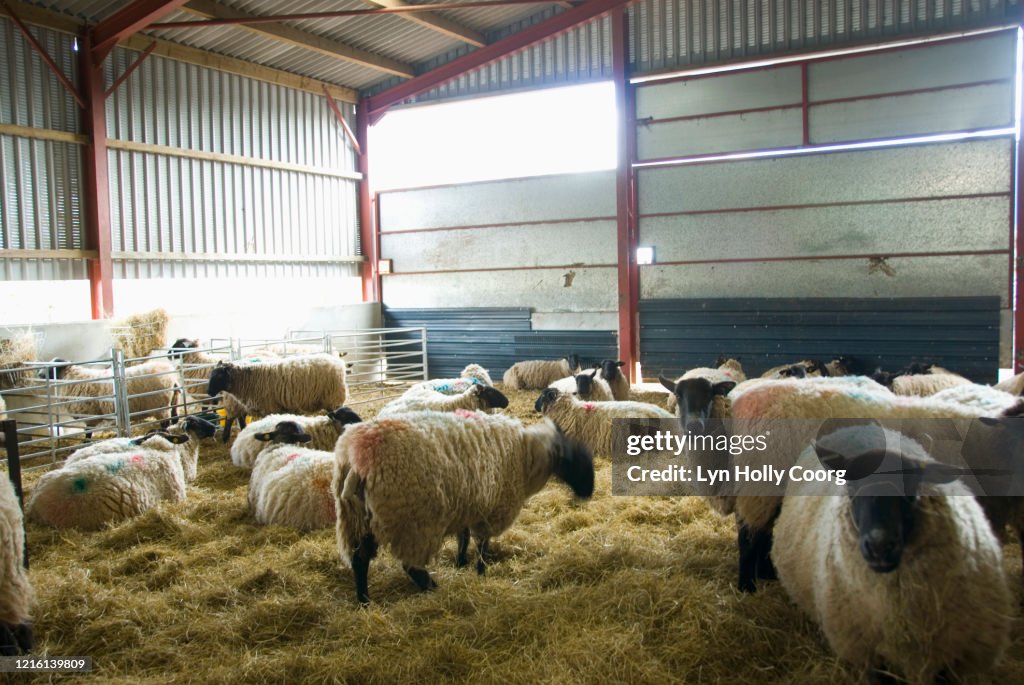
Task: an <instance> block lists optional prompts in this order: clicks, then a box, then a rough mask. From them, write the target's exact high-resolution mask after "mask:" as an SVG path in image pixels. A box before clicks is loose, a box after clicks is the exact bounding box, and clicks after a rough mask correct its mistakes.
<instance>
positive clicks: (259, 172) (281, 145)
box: [107, 49, 359, 278]
mask: <svg viewBox="0 0 1024 685" xmlns="http://www.w3.org/2000/svg"><path fill="white" fill-rule="evenodd" d="M136 56H137V54H136V53H133V52H131V51H128V50H123V49H116V50H115V51H114V53H113V57H112V59H111V60H110V61H108V63H107V79H108V82H111V81H112V80H113V78H114V77H115V74H120V73H122V71H123V70H124V69H126V68H127V67H128V65H129V64H130V63H131V62H132V61H133V60H134V59H135V58H136ZM344 107H345V108H346V115H347V116H351V115H352V111H351V105H344ZM107 116H108V135H109V136H110V137H111V144H110V146H111V148H112V149H111V151H110V179H111V224H112V227H111V228H112V234H113V244H114V248H113V249H114V251H115V253H123V254H121V255H120V258H118V255H117V254H115V261H116V262H117V263H118V264H119V266H118V269H119V271H118V275H119V276H120V277H123V278H131V277H147V278H149V277H178V276H216V277H230V276H234V275H237V276H247V277H255V276H264V275H268V276H279V277H280V276H296V277H329V276H335V275H337V276H354V275H356V274H357V267H356V265H354V264H350V263H344V262H343V261H342V260H344V259H346V258H351V257H354V256H355V255H356V254H357V241H358V232H359V231H358V226H357V220H356V217H357V215H358V211H357V204H356V195H357V187H358V183H357V181H356V180H355V179H356V178H357V174H356V173H355V169H354V165H355V158H354V155H353V153H352V151H351V149H350V148H349V146H348V142H347V141H346V140H345V138H344V136H343V135H342V134H341V133H340V128H339V126H338V123H337V121H336V120H335V118H334V115H333V113H332V112H331V111H330V109H329V108H328V107H327V105H326V103H325V101H324V98H323V96H318V95H314V94H312V93H307V92H300V91H296V90H291V89H288V88H284V87H281V86H275V85H271V84H268V83H264V82H261V81H254V80H251V79H246V78H243V77H240V76H236V75H233V74H226V73H223V72H218V71H214V70H210V69H204V68H200V67H197V66H194V65H189V64H184V63H181V62H176V61H173V60H169V59H163V58H160V57H150V58H149V59H147V60H146V61H145V62H144V63H143V64H142V66H141V67H140V68H139V69H138V70H137V71H136V72H135V73H133V74H132V76H131V77H130V78H129V79H128V80H127V81H126V82H125V83H124V84H123V85H121V87H120V88H119V89H118V90H117V92H116V93H115V94H114V96H113V97H111V98H110V99H109V100H108V102H107ZM119 141H129V142H130V143H139V144H142V146H138V145H134V146H129V147H130V149H124V146H120V145H118V142H119ZM147 146H163V147H162V148H153V147H147ZM172 148H173V149H172ZM194 152H201V153H214V154H215V155H231V156H233V157H232V158H231V159H228V160H224V159H223V158H215V159H208V158H203V156H202V155H195V154H192V153H194ZM268 163H269V164H268ZM132 253H136V254H132ZM137 253H147V254H146V255H145V256H146V257H147V258H145V259H139V258H137V257H138V255H137ZM154 253H158V254H154ZM196 254H206V255H213V254H215V255H217V257H218V260H217V261H216V262H211V261H189V256H190V255H196ZM164 255H166V256H164ZM332 259H334V260H335V261H333V262H332Z"/></svg>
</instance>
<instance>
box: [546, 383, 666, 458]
mask: <svg viewBox="0 0 1024 685" xmlns="http://www.w3.org/2000/svg"><path fill="white" fill-rule="evenodd" d="M533 408H534V409H536V410H537V412H538V413H540V414H544V415H545V416H547V417H548V418H549V419H551V420H553V421H554V422H555V423H557V424H558V425H559V427H561V428H562V430H564V431H565V433H566V435H568V436H569V437H570V438H572V439H574V440H578V441H580V442H582V443H583V444H584V445H586V446H587V447H589V448H590V449H591V450H593V451H594V454H602V455H605V456H610V455H611V453H612V437H613V436H612V427H613V423H612V422H613V421H614V420H615V419H671V418H673V416H672V414H671V413H669V412H667V411H665V410H664V409H662V408H661V407H658V406H655V405H653V404H644V403H643V402H629V401H626V402H614V401H613V402H583V401H581V400H580V399H579V398H578V397H574V396H573V395H566V394H564V393H561V392H559V391H558V390H556V389H555V388H547V389H546V390H545V391H544V392H543V393H541V395H540V397H538V398H537V401H536V402H535V403H534V405H533Z"/></svg>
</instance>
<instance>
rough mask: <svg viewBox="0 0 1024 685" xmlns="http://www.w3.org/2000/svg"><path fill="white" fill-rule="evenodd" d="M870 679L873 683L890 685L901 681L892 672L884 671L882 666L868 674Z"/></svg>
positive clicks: (874, 684) (872, 684)
mask: <svg viewBox="0 0 1024 685" xmlns="http://www.w3.org/2000/svg"><path fill="white" fill-rule="evenodd" d="M868 680H869V681H870V682H871V685H890V684H892V683H898V682H901V681H900V680H899V679H898V678H896V677H894V676H893V675H892V674H891V673H889V672H888V671H883V670H882V669H880V668H876V669H874V670H872V671H871V672H870V673H869V674H868Z"/></svg>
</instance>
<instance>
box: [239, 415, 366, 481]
mask: <svg viewBox="0 0 1024 685" xmlns="http://www.w3.org/2000/svg"><path fill="white" fill-rule="evenodd" d="M282 421H292V422H294V423H295V424H297V425H298V426H299V427H300V428H301V429H302V432H303V433H304V434H305V435H308V436H309V444H308V445H306V446H307V447H309V448H310V449H314V450H333V449H334V443H336V442H337V441H338V436H340V435H341V434H342V432H343V431H344V430H345V426H348V425H349V424H353V423H359V422H360V421H362V419H361V418H359V415H358V414H356V413H355V412H354V411H352V410H351V409H349V408H348V407H338V408H337V409H334V410H332V411H329V412H324V413H323V414H320V415H319V416H301V415H299V414H271V415H270V416H264V417H263V418H262V419H258V420H256V421H253V422H252V423H250V424H249V425H248V426H247V427H246V428H245V429H244V430H242V431H241V432H240V433H239V434H238V437H236V438H235V441H234V442H233V443H232V444H231V463H232V464H234V465H235V466H238V467H239V468H243V469H251V468H252V467H253V464H255V463H256V458H257V457H259V454H260V452H261V451H262V450H263V449H264V448H265V447H266V444H264V441H262V440H260V439H259V438H257V437H256V436H257V434H259V433H267V432H269V431H273V429H274V427H275V426H277V424H278V423H280V422H282Z"/></svg>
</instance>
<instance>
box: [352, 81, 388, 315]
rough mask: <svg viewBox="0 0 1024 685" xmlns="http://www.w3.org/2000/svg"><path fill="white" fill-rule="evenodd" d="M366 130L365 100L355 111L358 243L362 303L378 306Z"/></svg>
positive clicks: (376, 241)
mask: <svg viewBox="0 0 1024 685" xmlns="http://www.w3.org/2000/svg"><path fill="white" fill-rule="evenodd" d="M369 130H370V117H369V111H368V108H367V103H366V98H363V99H362V100H361V101H360V102H359V106H358V107H357V108H356V137H357V138H358V139H359V150H360V154H359V156H358V158H357V165H358V168H359V173H361V174H362V175H363V180H362V181H360V182H359V243H360V244H361V245H362V247H363V256H364V257H366V261H365V262H363V268H362V277H363V302H381V301H382V300H381V289H380V272H379V269H378V266H379V265H378V260H379V259H380V229H379V227H378V225H377V212H376V211H374V205H375V198H374V194H373V193H372V192H371V191H370V158H369V155H368V154H367V153H368V152H369V146H368V145H367V133H368V132H369Z"/></svg>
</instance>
